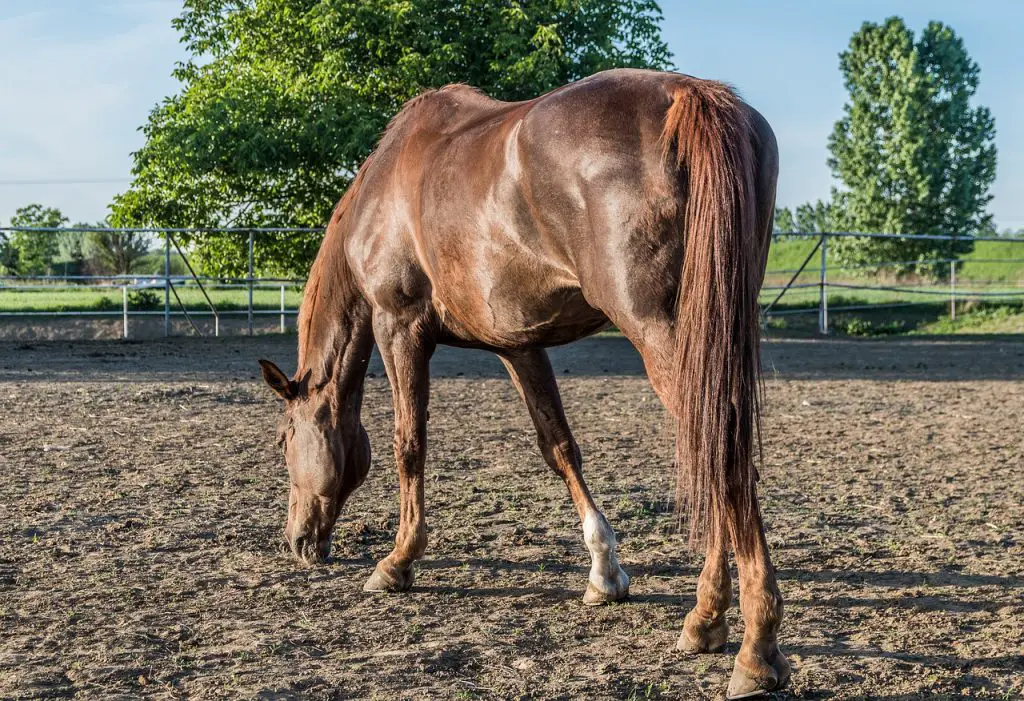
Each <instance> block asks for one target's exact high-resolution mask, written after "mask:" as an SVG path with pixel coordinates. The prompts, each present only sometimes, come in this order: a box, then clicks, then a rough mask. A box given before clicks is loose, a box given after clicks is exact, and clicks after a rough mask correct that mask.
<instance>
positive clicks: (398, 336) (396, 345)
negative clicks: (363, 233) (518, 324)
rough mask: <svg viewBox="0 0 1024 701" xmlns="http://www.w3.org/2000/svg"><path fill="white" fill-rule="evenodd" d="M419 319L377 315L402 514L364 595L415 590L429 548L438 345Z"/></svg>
mask: <svg viewBox="0 0 1024 701" xmlns="http://www.w3.org/2000/svg"><path fill="white" fill-rule="evenodd" d="M425 328H426V325H424V324H420V323H417V319H415V318H411V319H409V318H404V317H403V316H402V315H397V314H394V313H390V312H383V311H380V310H376V311H375V312H374V316H373V333H374V336H375V338H376V340H377V347H378V348H379V349H380V354H381V357H382V358H383V360H384V366H385V368H386V369H387V373H388V379H389V380H390V382H391V393H392V397H393V400H394V406H395V462H396V463H397V465H398V481H399V488H400V490H401V510H400V516H399V524H398V535H397V536H396V537H395V548H394V550H392V551H391V554H389V555H388V556H387V557H385V558H384V559H383V560H381V561H380V562H379V563H377V567H376V569H374V571H373V574H372V575H371V576H370V579H369V580H368V581H367V582H366V584H365V585H364V586H363V590H364V591H405V590H406V589H408V588H409V587H411V586H412V582H413V576H414V575H413V563H414V562H415V561H416V560H418V559H419V558H420V557H422V556H423V552H424V551H425V550H426V547H427V523H426V518H425V516H424V507H423V468H424V464H425V462H426V452H427V402H428V399H429V392H430V374H429V370H430V356H431V355H432V354H433V352H434V347H435V346H434V341H433V339H432V338H429V337H428V336H427V334H426V333H424V332H423V329H425Z"/></svg>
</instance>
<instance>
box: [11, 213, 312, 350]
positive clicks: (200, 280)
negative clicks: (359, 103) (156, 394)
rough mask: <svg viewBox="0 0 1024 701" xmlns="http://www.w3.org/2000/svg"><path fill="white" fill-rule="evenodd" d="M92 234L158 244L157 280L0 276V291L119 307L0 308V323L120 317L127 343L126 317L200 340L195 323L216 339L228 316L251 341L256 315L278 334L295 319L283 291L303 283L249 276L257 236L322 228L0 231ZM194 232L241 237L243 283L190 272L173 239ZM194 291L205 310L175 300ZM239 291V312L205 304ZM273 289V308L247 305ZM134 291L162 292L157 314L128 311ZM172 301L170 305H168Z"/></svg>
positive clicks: (252, 272)
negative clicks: (97, 297)
mask: <svg viewBox="0 0 1024 701" xmlns="http://www.w3.org/2000/svg"><path fill="white" fill-rule="evenodd" d="M96 231H107V232H119V233H138V234H148V235H151V236H153V237H154V238H155V239H157V240H159V239H162V246H161V247H162V250H163V261H164V265H163V273H162V274H161V275H156V276H154V275H138V274H133V275H4V276H0V292H31V291H36V292H39V291H50V292H53V291H62V290H64V291H67V290H79V291H81V290H89V291H96V290H104V289H109V290H119V291H120V293H121V308H120V309H118V310H112V309H92V310H69V311H53V310H35V311H9V310H2V309H0V319H2V318H12V317H14V318H19V317H20V318H28V317H120V318H121V336H122V338H129V337H130V335H131V323H130V319H131V317H133V316H134V317H155V316H156V317H159V316H162V317H163V326H164V336H170V335H171V328H172V323H171V322H172V319H174V318H176V317H182V318H184V319H185V320H187V321H188V323H189V326H190V327H191V328H192V330H193V331H194V332H195V333H196V334H198V335H203V334H202V332H201V331H200V329H199V327H198V325H197V324H196V323H195V320H196V319H197V318H201V317H207V318H212V320H213V334H214V335H215V336H219V335H220V332H221V318H222V317H230V316H241V315H245V317H246V321H247V324H246V325H247V332H248V334H249V335H250V336H251V335H253V333H254V331H255V319H256V317H257V316H264V315H270V316H277V317H278V318H279V330H280V331H281V332H282V333H284V332H285V331H286V330H287V319H288V317H291V316H295V315H297V314H298V308H297V307H290V306H288V305H286V294H285V293H286V290H287V289H288V288H290V287H301V286H302V285H304V284H305V279H304V278H280V277H257V276H256V274H255V255H254V254H255V249H256V246H257V245H258V244H257V237H261V236H269V235H275V234H295V233H320V232H322V231H323V229H310V228H299V227H275V228H262V229H244V228H237V227H206V228H140V229H116V228H115V229H98V228H82V227H59V228H47V227H0V232H10V233H15V232H26V233H31V234H34V235H40V236H47V235H50V236H52V235H57V234H60V233H81V234H87V233H91V232H96ZM198 233H236V234H243V235H246V236H247V239H248V244H247V275H246V276H245V277H243V278H226V277H213V276H203V275H200V274H198V273H197V272H196V270H195V268H194V267H193V266H192V264H191V262H190V261H189V258H188V255H187V254H186V252H185V250H184V249H183V248H182V247H181V245H180V243H179V241H178V237H179V236H180V235H181V234H198ZM172 250H173V251H175V252H177V253H178V255H179V256H180V259H181V261H182V262H183V263H184V265H185V267H186V269H187V270H188V274H187V275H184V274H178V275H175V274H172V272H171V269H172V265H171V261H172ZM191 286H194V287H195V288H196V289H198V291H199V292H200V293H201V295H202V298H203V300H204V302H205V305H206V308H205V309H201V310H197V309H191V310H190V309H189V307H188V305H187V304H186V303H185V302H184V301H183V300H182V298H181V291H182V290H183V289H186V288H188V287H191ZM225 289H227V290H242V291H244V292H246V293H247V295H246V296H247V303H246V308H245V309H244V310H235V309H230V310H228V309H218V307H217V305H216V304H215V303H214V301H213V300H212V299H211V297H210V294H209V292H210V291H211V290H225ZM264 289H274V290H279V291H280V305H279V307H278V308H277V309H273V310H270V309H258V308H256V305H255V304H254V303H253V296H254V294H255V293H256V292H257V291H258V290H264ZM140 290H162V292H163V309H162V310H140V309H134V310H133V309H130V305H129V295H130V293H132V292H136V291H140ZM172 298H173V300H174V301H173V303H172Z"/></svg>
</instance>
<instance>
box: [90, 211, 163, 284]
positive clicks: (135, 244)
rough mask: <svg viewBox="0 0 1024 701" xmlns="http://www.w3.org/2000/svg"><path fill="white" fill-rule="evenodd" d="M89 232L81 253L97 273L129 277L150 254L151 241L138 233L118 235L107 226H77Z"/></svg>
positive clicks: (127, 232)
mask: <svg viewBox="0 0 1024 701" xmlns="http://www.w3.org/2000/svg"><path fill="white" fill-rule="evenodd" d="M78 226H79V228H83V229H85V228H88V229H92V231H89V232H88V233H87V234H86V235H85V244H84V251H85V254H86V256H87V257H88V258H89V259H90V262H91V263H92V265H93V266H94V267H95V268H97V269H98V270H99V271H101V272H104V273H111V274H113V275H130V274H131V273H133V272H135V269H136V267H137V266H138V264H139V263H140V262H142V259H143V258H145V256H146V254H147V253H148V252H149V246H150V238H149V236H147V235H146V234H143V233H140V232H137V231H117V230H114V229H111V228H110V225H109V224H108V223H107V222H100V223H99V224H95V225H92V224H80V225H78Z"/></svg>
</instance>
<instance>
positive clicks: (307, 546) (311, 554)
mask: <svg viewBox="0 0 1024 701" xmlns="http://www.w3.org/2000/svg"><path fill="white" fill-rule="evenodd" d="M288 544H289V545H290V546H291V549H292V554H293V555H295V557H297V558H298V559H299V560H300V561H302V562H303V563H304V564H306V565H319V564H322V563H324V562H326V561H327V558H328V557H329V556H330V554H331V539H330V537H327V538H324V539H323V540H317V539H316V538H315V537H313V536H310V535H300V536H297V537H296V538H293V539H292V540H291V541H290V542H289V543H288Z"/></svg>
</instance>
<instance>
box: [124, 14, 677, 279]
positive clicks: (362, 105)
mask: <svg viewBox="0 0 1024 701" xmlns="http://www.w3.org/2000/svg"><path fill="white" fill-rule="evenodd" d="M660 19H661V11H660V8H659V7H658V4H657V3H656V2H654V0H531V1H530V2H525V1H516V0H404V1H397V0H185V9H184V11H183V13H182V15H181V16H180V17H179V18H178V19H177V20H176V22H175V26H176V27H177V29H178V30H179V31H180V32H181V35H182V41H183V42H184V43H185V45H186V47H187V48H188V51H189V53H190V54H191V59H190V60H188V61H186V62H185V63H184V64H183V65H181V66H179V68H178V69H177V71H176V76H177V78H178V79H179V80H180V81H181V90H180V92H179V93H178V94H176V95H174V96H172V97H169V98H167V99H166V100H165V101H164V102H163V103H162V104H160V105H159V106H158V107H157V108H156V109H154V110H153V112H152V113H151V115H150V117H149V121H148V122H147V123H146V125H145V126H144V127H143V132H144V133H145V136H146V143H145V145H144V146H143V148H142V149H141V150H140V151H138V152H137V153H136V154H135V162H134V168H133V173H134V176H135V179H134V182H133V184H132V186H131V188H130V189H129V190H128V191H127V192H125V193H124V194H122V195H120V196H119V197H117V198H116V200H115V202H114V204H113V222H114V223H115V224H117V225H128V226H138V225H143V224H146V225H167V226H210V227H213V226H244V227H249V226H253V227H255V226H268V225H278V226H280V225H288V226H295V225H298V226H311V227H319V226H321V225H323V223H324V222H325V221H326V220H327V218H328V216H329V214H330V211H331V208H332V206H333V205H334V203H335V202H336V201H337V200H338V198H339V196H340V194H341V192H342V191H343V190H344V189H345V187H346V185H347V184H348V182H349V181H350V179H351V178H352V177H353V175H354V173H355V172H356V170H357V169H358V167H359V165H360V163H362V161H363V160H364V159H365V158H366V156H367V155H368V154H369V153H370V152H371V150H372V149H373V146H374V144H375V142H376V140H377V138H378V137H379V135H380V133H381V131H382V130H383V128H384V127H385V125H386V124H387V121H388V119H390V117H391V116H392V115H394V114H395V113H396V112H397V111H398V109H399V108H400V107H401V105H402V104H403V102H405V101H406V100H408V99H410V98H412V97H414V96H415V95H416V94H418V93H419V92H421V91H422V90H424V89H426V88H431V87H439V86H441V85H444V84H447V83H452V82H464V83H469V84H472V85H474V86H477V87H479V88H481V89H483V90H484V91H485V92H487V93H488V94H490V95H492V96H493V97H496V98H500V99H506V100H514V99H521V98H526V97H532V96H535V95H537V94H539V93H542V92H544V91H546V90H549V89H551V88H554V87H556V86H558V85H561V84H563V83H566V82H569V81H572V80H576V79H578V78H582V77H584V76H587V75H589V74H591V73H594V72H596V71H599V70H602V69H605V68H610V67H614V66H634V67H659V68H660V67H665V66H667V65H668V63H669V58H670V54H669V52H668V49H667V47H666V45H665V43H664V42H663V41H662V39H661V36H660V29H659V22H660ZM319 240H320V237H319V235H292V236H278V237H274V238H273V239H269V238H261V239H260V241H259V243H258V245H257V247H256V259H257V260H256V262H257V265H258V267H259V268H260V269H261V270H262V271H265V272H276V273H292V274H294V273H304V272H305V270H306V268H307V266H308V264H309V262H310V260H311V259H312V256H313V255H314V253H315V250H316V247H317V245H318V244H319ZM245 241H246V236H245V235H228V234H207V235H203V236H200V237H197V238H195V239H194V240H193V241H192V244H193V247H194V249H195V250H197V251H198V252H199V254H200V256H201V258H202V262H203V263H204V266H205V267H206V269H207V270H208V271H209V272H214V273H219V274H237V273H239V272H241V270H242V268H243V267H244V265H245V260H246V257H245V254H244V246H245Z"/></svg>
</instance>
